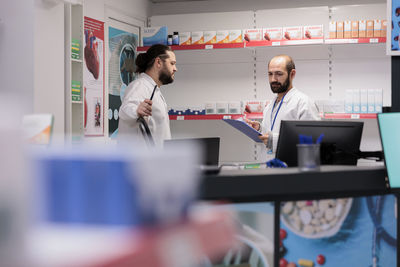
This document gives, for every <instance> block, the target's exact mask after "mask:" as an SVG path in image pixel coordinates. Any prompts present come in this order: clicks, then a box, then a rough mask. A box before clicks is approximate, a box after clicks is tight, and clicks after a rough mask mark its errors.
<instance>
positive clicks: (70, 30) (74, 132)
mask: <svg viewBox="0 0 400 267" xmlns="http://www.w3.org/2000/svg"><path fill="white" fill-rule="evenodd" d="M64 10H65V50H66V51H65V65H66V66H65V99H66V104H65V131H66V141H79V140H81V139H83V134H84V132H83V128H84V113H83V112H84V103H83V99H84V98H83V94H84V88H83V64H84V62H83V47H84V46H83V45H84V33H83V5H81V4H74V5H73V4H68V3H66V4H65V8H64ZM72 39H77V40H80V58H79V59H75V58H72V57H71V43H72ZM72 81H78V82H80V83H81V100H80V101H74V100H72V91H71V88H72Z"/></svg>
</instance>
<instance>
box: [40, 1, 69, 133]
mask: <svg viewBox="0 0 400 267" xmlns="http://www.w3.org/2000/svg"><path fill="white" fill-rule="evenodd" d="M34 34H35V40H34V58H35V61H34V75H35V76H34V77H35V78H34V97H33V105H34V110H33V111H34V113H51V114H53V115H54V130H53V133H54V134H55V135H57V136H62V135H63V134H64V128H65V125H64V113H65V98H64V66H65V64H64V53H65V50H64V4H63V3H58V4H48V3H47V4H46V3H43V2H42V1H40V0H36V1H35V23H34Z"/></svg>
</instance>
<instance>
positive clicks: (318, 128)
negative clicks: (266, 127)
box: [276, 121, 364, 167]
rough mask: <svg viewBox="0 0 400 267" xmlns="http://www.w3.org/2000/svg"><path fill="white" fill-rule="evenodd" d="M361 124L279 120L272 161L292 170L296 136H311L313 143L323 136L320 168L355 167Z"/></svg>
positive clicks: (294, 160)
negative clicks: (278, 161)
mask: <svg viewBox="0 0 400 267" xmlns="http://www.w3.org/2000/svg"><path fill="white" fill-rule="evenodd" d="M363 125H364V123H363V122H356V121H282V122H281V128H280V133H279V139H278V145H277V149H276V158H278V159H280V160H282V161H284V162H286V163H287V164H288V166H289V167H295V166H297V147H296V145H297V144H298V143H299V135H306V136H312V138H313V141H314V142H315V141H316V140H317V139H318V137H319V136H320V135H321V134H324V137H323V139H322V142H321V164H322V165H356V164H357V160H358V155H359V151H360V142H361V135H362V130H363Z"/></svg>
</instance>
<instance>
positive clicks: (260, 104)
mask: <svg viewBox="0 0 400 267" xmlns="http://www.w3.org/2000/svg"><path fill="white" fill-rule="evenodd" d="M243 106H244V111H245V112H247V113H262V112H263V111H264V107H265V101H260V100H248V101H245V102H244V105H243Z"/></svg>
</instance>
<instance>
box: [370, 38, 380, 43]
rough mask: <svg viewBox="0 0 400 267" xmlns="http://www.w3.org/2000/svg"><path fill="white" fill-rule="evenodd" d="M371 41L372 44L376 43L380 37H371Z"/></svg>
mask: <svg viewBox="0 0 400 267" xmlns="http://www.w3.org/2000/svg"><path fill="white" fill-rule="evenodd" d="M369 42H370V43H371V44H376V43H378V42H379V39H378V38H371V39H369Z"/></svg>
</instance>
